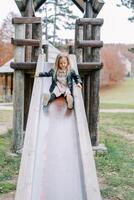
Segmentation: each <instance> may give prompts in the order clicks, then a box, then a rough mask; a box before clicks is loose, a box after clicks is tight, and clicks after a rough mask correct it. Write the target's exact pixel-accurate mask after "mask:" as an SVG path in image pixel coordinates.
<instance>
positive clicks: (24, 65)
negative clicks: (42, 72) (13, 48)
mask: <svg viewBox="0 0 134 200" xmlns="http://www.w3.org/2000/svg"><path fill="white" fill-rule="evenodd" d="M36 64H37V63H36V62H28V63H27V62H17V63H15V62H11V63H10V67H11V68H13V69H16V70H29V69H36Z"/></svg>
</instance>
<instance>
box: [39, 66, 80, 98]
mask: <svg viewBox="0 0 134 200" xmlns="http://www.w3.org/2000/svg"><path fill="white" fill-rule="evenodd" d="M39 76H40V77H52V84H51V86H50V89H49V91H50V93H52V92H53V90H54V88H55V86H56V85H57V74H56V73H55V71H54V69H51V70H50V71H49V72H41V73H39ZM73 80H74V81H75V83H76V84H77V83H82V81H81V78H80V76H79V75H78V74H76V72H75V71H74V70H73V69H70V70H69V72H68V74H67V86H68V87H69V89H70V91H71V94H72V93H73Z"/></svg>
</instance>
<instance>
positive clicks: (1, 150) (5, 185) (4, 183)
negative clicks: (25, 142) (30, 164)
mask: <svg viewBox="0 0 134 200" xmlns="http://www.w3.org/2000/svg"><path fill="white" fill-rule="evenodd" d="M11 141H12V131H11V130H9V131H8V133H7V134H4V135H0V194H3V193H8V192H10V191H13V190H15V188H16V183H15V179H16V176H17V175H18V170H19V163H20V156H18V155H16V154H12V153H11V144H12V142H11Z"/></svg>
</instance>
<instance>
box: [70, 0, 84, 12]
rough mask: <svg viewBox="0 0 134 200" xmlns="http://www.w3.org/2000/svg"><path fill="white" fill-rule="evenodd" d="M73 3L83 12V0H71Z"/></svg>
mask: <svg viewBox="0 0 134 200" xmlns="http://www.w3.org/2000/svg"><path fill="white" fill-rule="evenodd" d="M72 1H73V2H74V4H75V5H76V6H77V7H78V8H79V9H80V10H81V11H82V12H84V1H83V0H72Z"/></svg>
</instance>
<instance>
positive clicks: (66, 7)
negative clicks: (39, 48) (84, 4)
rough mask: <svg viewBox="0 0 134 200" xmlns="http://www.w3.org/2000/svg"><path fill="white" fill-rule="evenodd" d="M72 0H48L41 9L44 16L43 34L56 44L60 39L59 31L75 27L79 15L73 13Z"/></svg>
mask: <svg viewBox="0 0 134 200" xmlns="http://www.w3.org/2000/svg"><path fill="white" fill-rule="evenodd" d="M72 5H73V3H72V1H71V0H62V1H61V0H48V1H46V3H45V4H44V5H43V6H42V7H41V8H40V9H39V12H40V13H41V14H44V17H43V34H44V35H46V39H48V40H49V41H51V42H52V43H53V44H54V45H55V44H56V40H57V39H58V35H57V31H58V30H63V28H64V29H68V30H72V29H74V27H75V26H74V25H75V19H76V18H77V16H75V15H73V12H72V10H71V6H72Z"/></svg>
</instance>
